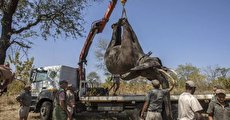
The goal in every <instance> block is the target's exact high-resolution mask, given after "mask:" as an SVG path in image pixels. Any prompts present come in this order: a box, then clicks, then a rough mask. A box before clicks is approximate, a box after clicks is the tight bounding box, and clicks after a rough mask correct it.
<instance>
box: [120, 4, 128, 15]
mask: <svg viewBox="0 0 230 120" xmlns="http://www.w3.org/2000/svg"><path fill="white" fill-rule="evenodd" d="M126 2H127V0H121V4H122V15H121V18H127V14H126V10H125V3H126Z"/></svg>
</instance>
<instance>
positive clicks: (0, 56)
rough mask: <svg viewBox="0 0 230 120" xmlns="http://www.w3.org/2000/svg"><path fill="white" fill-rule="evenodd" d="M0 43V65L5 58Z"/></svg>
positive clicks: (4, 52) (4, 50)
mask: <svg viewBox="0 0 230 120" xmlns="http://www.w3.org/2000/svg"><path fill="white" fill-rule="evenodd" d="M4 48H5V47H3V46H2V45H0V65H2V64H4V62H5V59H6V49H4Z"/></svg>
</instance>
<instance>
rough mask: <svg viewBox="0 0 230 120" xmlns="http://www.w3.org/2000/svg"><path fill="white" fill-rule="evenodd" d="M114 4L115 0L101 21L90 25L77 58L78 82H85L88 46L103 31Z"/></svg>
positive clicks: (111, 2)
mask: <svg viewBox="0 0 230 120" xmlns="http://www.w3.org/2000/svg"><path fill="white" fill-rule="evenodd" d="M116 4H117V0H112V1H110V4H109V6H108V8H107V11H106V13H105V15H104V17H103V18H102V19H101V20H99V21H96V22H94V23H93V25H92V28H91V30H90V32H89V34H88V36H87V38H86V40H85V43H84V46H83V48H82V50H81V54H80V57H79V63H78V66H79V67H78V71H77V72H78V75H79V78H78V79H80V80H85V68H84V64H86V63H87V60H86V57H87V55H88V52H89V49H90V46H91V44H92V42H93V39H94V37H95V35H96V34H98V33H101V32H102V31H103V30H104V28H105V25H106V23H107V22H108V21H109V17H110V15H111V14H112V12H113V9H114V8H115V6H116Z"/></svg>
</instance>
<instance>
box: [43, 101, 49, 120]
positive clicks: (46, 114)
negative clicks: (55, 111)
mask: <svg viewBox="0 0 230 120" xmlns="http://www.w3.org/2000/svg"><path fill="white" fill-rule="evenodd" d="M51 115H52V103H51V102H49V101H45V102H43V103H42V106H41V109H40V117H41V120H50V118H51Z"/></svg>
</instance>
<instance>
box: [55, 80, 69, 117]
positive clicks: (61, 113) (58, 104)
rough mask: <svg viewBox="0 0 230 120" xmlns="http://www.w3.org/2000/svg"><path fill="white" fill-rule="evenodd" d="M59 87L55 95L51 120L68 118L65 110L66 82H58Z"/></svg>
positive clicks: (67, 112)
mask: <svg viewBox="0 0 230 120" xmlns="http://www.w3.org/2000/svg"><path fill="white" fill-rule="evenodd" d="M59 86H60V87H59V89H58V90H57V92H56V93H55V99H54V109H53V120H67V118H69V117H70V113H69V111H68V110H67V98H66V88H67V86H68V82H67V81H66V80H63V81H60V82H59Z"/></svg>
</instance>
